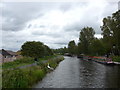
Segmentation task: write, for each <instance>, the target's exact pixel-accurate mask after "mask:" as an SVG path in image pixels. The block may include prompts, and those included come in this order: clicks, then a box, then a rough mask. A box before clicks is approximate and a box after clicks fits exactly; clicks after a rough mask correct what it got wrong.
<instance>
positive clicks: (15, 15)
mask: <svg viewBox="0 0 120 90" xmlns="http://www.w3.org/2000/svg"><path fill="white" fill-rule="evenodd" d="M113 1H114V0H113ZM118 1H119V0H118ZM118 1H117V0H116V1H114V2H109V0H107V1H106V0H89V1H86V2H4V3H1V4H0V8H1V9H2V14H1V15H0V18H2V22H0V25H2V34H1V33H0V36H1V37H2V45H0V48H4V49H7V50H13V51H17V50H19V49H20V47H21V45H23V43H24V42H26V41H41V42H43V43H44V44H46V45H48V46H49V47H50V48H60V47H64V46H67V44H68V42H69V41H71V40H75V42H76V43H78V38H79V33H80V31H81V29H82V28H83V27H86V26H89V27H93V28H94V30H95V32H96V35H95V36H97V37H101V36H100V34H101V30H100V26H101V25H102V19H103V18H104V17H107V16H111V15H112V13H114V12H116V11H117V10H118Z"/></svg>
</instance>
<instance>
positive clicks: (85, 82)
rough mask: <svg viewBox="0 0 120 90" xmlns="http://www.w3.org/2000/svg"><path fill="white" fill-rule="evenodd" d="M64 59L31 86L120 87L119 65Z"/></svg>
mask: <svg viewBox="0 0 120 90" xmlns="http://www.w3.org/2000/svg"><path fill="white" fill-rule="evenodd" d="M64 58H65V59H64V61H62V62H60V64H59V66H58V67H57V68H56V69H55V70H54V71H53V72H51V73H48V74H47V75H46V77H45V78H44V79H43V80H42V81H41V82H38V83H37V84H36V85H33V88H120V66H106V65H104V64H99V63H96V62H92V61H88V60H82V59H78V58H77V57H67V56H65V57H64Z"/></svg>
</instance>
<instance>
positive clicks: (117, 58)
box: [112, 56, 120, 62]
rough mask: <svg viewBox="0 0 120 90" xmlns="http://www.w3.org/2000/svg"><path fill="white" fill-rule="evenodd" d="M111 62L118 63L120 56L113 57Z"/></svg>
mask: <svg viewBox="0 0 120 90" xmlns="http://www.w3.org/2000/svg"><path fill="white" fill-rule="evenodd" d="M112 60H113V61H114V62H120V56H114V57H112Z"/></svg>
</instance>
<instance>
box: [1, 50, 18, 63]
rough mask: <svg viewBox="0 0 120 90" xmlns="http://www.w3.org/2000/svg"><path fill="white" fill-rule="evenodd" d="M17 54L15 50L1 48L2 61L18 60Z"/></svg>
mask: <svg viewBox="0 0 120 90" xmlns="http://www.w3.org/2000/svg"><path fill="white" fill-rule="evenodd" d="M17 56H18V55H17V54H16V53H15V52H13V51H8V50H4V49H2V50H0V63H4V62H11V61H14V60H16V58H17Z"/></svg>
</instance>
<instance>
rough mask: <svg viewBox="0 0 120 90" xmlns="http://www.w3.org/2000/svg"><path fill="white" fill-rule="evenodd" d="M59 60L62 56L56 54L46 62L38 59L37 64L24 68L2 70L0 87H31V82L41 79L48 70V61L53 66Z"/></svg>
mask: <svg viewBox="0 0 120 90" xmlns="http://www.w3.org/2000/svg"><path fill="white" fill-rule="evenodd" d="M48 59H49V58H48ZM61 60H63V57H61V56H57V57H54V58H51V59H50V60H48V61H47V62H46V63H42V61H39V62H38V65H37V66H32V67H27V68H24V69H15V70H3V73H2V87H3V88H28V87H32V86H33V84H35V83H37V82H38V81H40V80H42V79H43V77H44V76H45V75H46V73H47V72H50V70H49V69H48V68H47V63H48V62H49V63H50V66H52V67H54V68H55V67H56V66H57V65H58V63H59V62H60V61H61Z"/></svg>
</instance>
